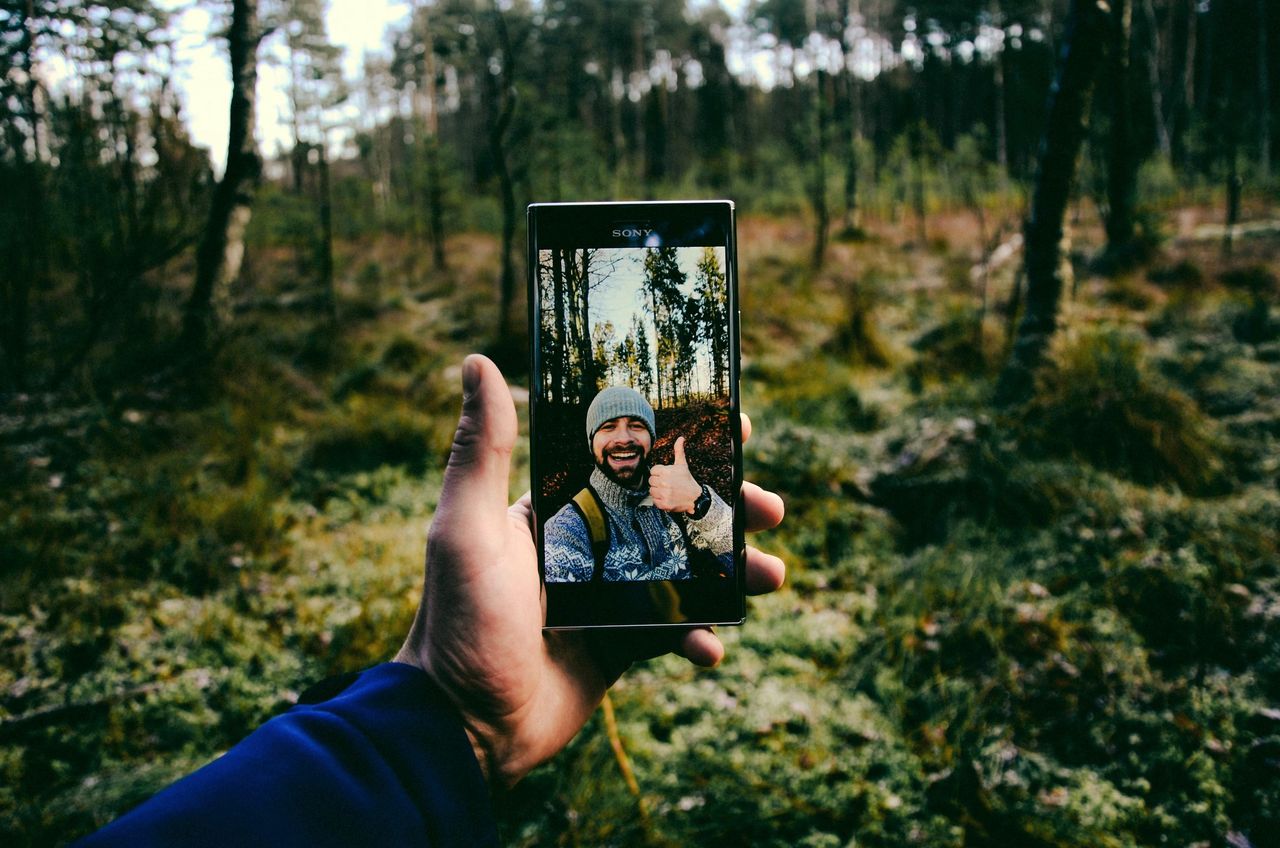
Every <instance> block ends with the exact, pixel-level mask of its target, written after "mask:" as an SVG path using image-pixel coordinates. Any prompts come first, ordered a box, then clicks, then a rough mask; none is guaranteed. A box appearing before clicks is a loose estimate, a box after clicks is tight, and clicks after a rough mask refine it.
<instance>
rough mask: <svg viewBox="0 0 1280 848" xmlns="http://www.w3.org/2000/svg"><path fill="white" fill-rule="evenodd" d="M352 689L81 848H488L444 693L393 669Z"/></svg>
mask: <svg viewBox="0 0 1280 848" xmlns="http://www.w3.org/2000/svg"><path fill="white" fill-rule="evenodd" d="M354 677H355V679H354V681H353V682H350V683H349V684H348V685H347V686H346V687H345V688H344V689H342V690H341V691H340V692H338V693H337V694H335V695H334V696H333V697H331V698H329V699H328V700H325V701H323V702H321V703H316V704H300V705H298V706H296V707H294V708H293V709H291V710H289V711H288V712H287V713H284V714H283V715H280V716H277V717H276V718H273V719H272V720H271V721H268V722H267V723H266V724H264V725H263V726H262V727H260V728H259V729H258V730H257V731H255V732H254V733H253V734H252V735H250V736H249V737H248V738H247V739H245V740H244V741H243V742H241V743H240V744H239V745H237V746H235V747H234V748H232V749H231V750H230V751H229V752H227V753H226V754H225V755H224V756H222V757H221V758H219V759H217V760H215V761H214V762H212V763H210V764H209V765H207V766H205V767H204V768H202V769H200V770H199V771H197V772H195V773H194V774H192V775H189V776H188V777H186V778H183V779H182V780H180V781H178V782H177V783H175V784H173V785H172V786H170V787H169V788H168V789H165V790H164V791H162V792H160V793H159V794H157V795H156V796H154V797H153V798H151V799H150V800H149V801H147V802H145V803H143V804H142V805H141V806H139V807H137V808H136V809H134V810H133V811H132V812H129V813H127V814H125V815H124V816H122V817H121V818H119V819H117V820H116V821H115V822H113V823H112V824H110V825H108V826H107V827H105V828H103V829H102V830H100V831H98V832H97V833H95V834H93V835H91V836H89V837H88V838H86V839H85V840H83V841H82V842H81V843H80V844H81V845H83V846H86V848H90V846H91V847H92V848H98V846H115V845H128V846H148V845H182V846H201V845H209V846H213V845H218V846H223V845H271V846H294V845H296V846H304V845H305V846H330V845H332V846H350V845H425V846H433V848H438V846H476V845H496V844H497V831H496V828H495V825H494V822H493V813H492V807H491V803H490V800H489V790H488V787H487V786H486V785H485V782H484V778H483V776H482V774H481V773H480V767H479V765H478V764H477V763H476V758H475V754H474V752H473V751H472V748H471V744H470V742H468V741H467V736H466V733H465V732H464V730H463V727H462V721H461V719H460V717H459V716H458V712H457V710H456V709H454V707H453V706H452V704H450V703H449V701H448V700H447V698H446V697H445V695H444V693H443V692H441V691H440V690H439V689H438V688H436V686H435V685H434V684H433V683H432V682H431V680H430V678H429V677H428V676H427V675H426V674H425V673H424V672H422V671H421V670H419V669H416V668H413V667H411V666H407V665H401V664H397V663H387V664H385V665H380V666H376V667H375V668H372V669H369V670H367V671H364V672H361V673H360V674H359V675H356V676H354Z"/></svg>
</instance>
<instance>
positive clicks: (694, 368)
mask: <svg viewBox="0 0 1280 848" xmlns="http://www.w3.org/2000/svg"><path fill="white" fill-rule="evenodd" d="M537 272H538V276H537V281H538V286H539V291H538V302H539V309H538V315H537V319H538V321H539V322H540V326H539V332H538V339H539V343H538V356H539V362H540V365H539V368H538V373H539V378H540V379H539V385H538V386H536V387H535V390H536V391H538V392H539V406H538V410H539V412H538V415H539V427H540V429H541V431H542V433H543V434H544V435H543V437H542V438H541V439H540V442H539V444H538V446H537V448H536V449H537V451H538V456H537V468H538V474H539V479H538V480H536V481H535V482H534V486H535V488H536V489H537V491H538V493H539V495H540V498H539V502H540V504H541V515H542V516H545V520H544V522H543V537H542V539H543V551H544V563H545V577H546V580H547V582H548V583H582V582H588V581H603V582H618V581H652V580H669V581H681V580H690V579H715V578H721V579H724V578H729V577H732V576H733V571H734V545H733V537H734V516H733V505H734V501H735V494H736V493H735V489H734V468H735V463H734V453H733V451H734V447H733V436H732V432H731V429H730V418H729V416H730V402H731V398H730V321H729V313H728V310H729V303H728V286H727V283H726V276H725V274H726V269H725V250H724V248H723V247H651V248H650V247H627V248H563V249H561V248H557V249H551V250H541V251H539V252H538V269H537Z"/></svg>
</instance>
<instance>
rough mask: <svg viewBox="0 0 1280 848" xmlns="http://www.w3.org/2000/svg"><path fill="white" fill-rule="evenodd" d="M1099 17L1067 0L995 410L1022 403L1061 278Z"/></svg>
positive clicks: (1097, 53)
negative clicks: (1023, 283)
mask: <svg viewBox="0 0 1280 848" xmlns="http://www.w3.org/2000/svg"><path fill="white" fill-rule="evenodd" d="M1106 26H1107V10H1106V6H1105V5H1103V4H1102V3H1101V2H1100V0H1072V4H1071V13H1070V17H1069V18H1068V20H1067V25H1066V30H1065V32H1064V33H1063V38H1062V52H1061V53H1060V56H1059V60H1058V72H1057V79H1056V80H1055V82H1054V84H1053V86H1052V87H1051V88H1050V91H1049V107H1048V110H1047V118H1046V121H1045V130H1044V136H1043V137H1042V139H1041V142H1040V154H1039V163H1038V167H1037V174H1036V184H1035V193H1034V196H1033V198H1032V202H1031V216H1030V218H1029V219H1028V221H1027V223H1026V260H1025V262H1026V275H1027V295H1026V309H1025V311H1024V313H1023V316H1022V321H1021V323H1020V324H1019V325H1018V333H1017V336H1016V338H1015V339H1014V344H1013V350H1012V352H1011V353H1010V356H1009V361H1008V362H1007V363H1006V365H1005V368H1004V371H1003V372H1002V373H1001V375H1000V382H999V385H998V386H997V389H996V397H997V400H998V401H999V402H1001V403H1006V404H1008V403H1015V402H1018V401H1021V400H1024V399H1026V398H1027V397H1028V396H1029V395H1030V394H1031V390H1032V388H1033V387H1034V374H1035V370H1036V369H1037V368H1038V367H1039V365H1040V363H1041V361H1042V360H1043V358H1044V354H1045V350H1046V349H1047V347H1048V345H1049V340H1050V339H1051V338H1052V336H1053V333H1054V330H1055V329H1056V327H1057V320H1058V300H1059V298H1060V296H1061V293H1062V285H1063V274H1062V268H1061V262H1062V258H1063V257H1062V255H1061V252H1060V245H1061V243H1062V240H1063V216H1064V215H1065V214H1066V211H1067V203H1068V201H1069V200H1070V197H1071V185H1072V182H1073V180H1074V178H1075V173H1076V165H1077V162H1078V160H1079V157H1080V146H1081V144H1082V143H1083V142H1084V136H1085V129H1086V126H1087V120H1088V106H1089V97H1090V94H1091V93H1092V90H1093V83H1094V76H1095V72H1096V70H1097V66H1098V61H1099V59H1100V58H1101V53H1102V44H1103V34H1104V32H1105V31H1106Z"/></svg>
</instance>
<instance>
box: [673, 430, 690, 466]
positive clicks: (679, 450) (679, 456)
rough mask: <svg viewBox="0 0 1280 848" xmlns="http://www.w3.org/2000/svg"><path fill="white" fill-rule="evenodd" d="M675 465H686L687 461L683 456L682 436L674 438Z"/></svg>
mask: <svg viewBox="0 0 1280 848" xmlns="http://www.w3.org/2000/svg"><path fill="white" fill-rule="evenodd" d="M675 454H676V462H675V464H676V465H688V464H689V462H688V460H686V459H685V458H684V436H681V437H680V438H678V439H676V444H675Z"/></svg>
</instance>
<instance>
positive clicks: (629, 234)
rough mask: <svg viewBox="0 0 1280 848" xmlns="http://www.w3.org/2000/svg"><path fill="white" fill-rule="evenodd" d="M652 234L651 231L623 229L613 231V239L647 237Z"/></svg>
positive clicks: (632, 228)
mask: <svg viewBox="0 0 1280 848" xmlns="http://www.w3.org/2000/svg"><path fill="white" fill-rule="evenodd" d="M652 234H653V230H641V229H636V228H634V227H624V228H622V229H618V230H614V231H613V237H614V238H640V237H641V236H648V235H652Z"/></svg>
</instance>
